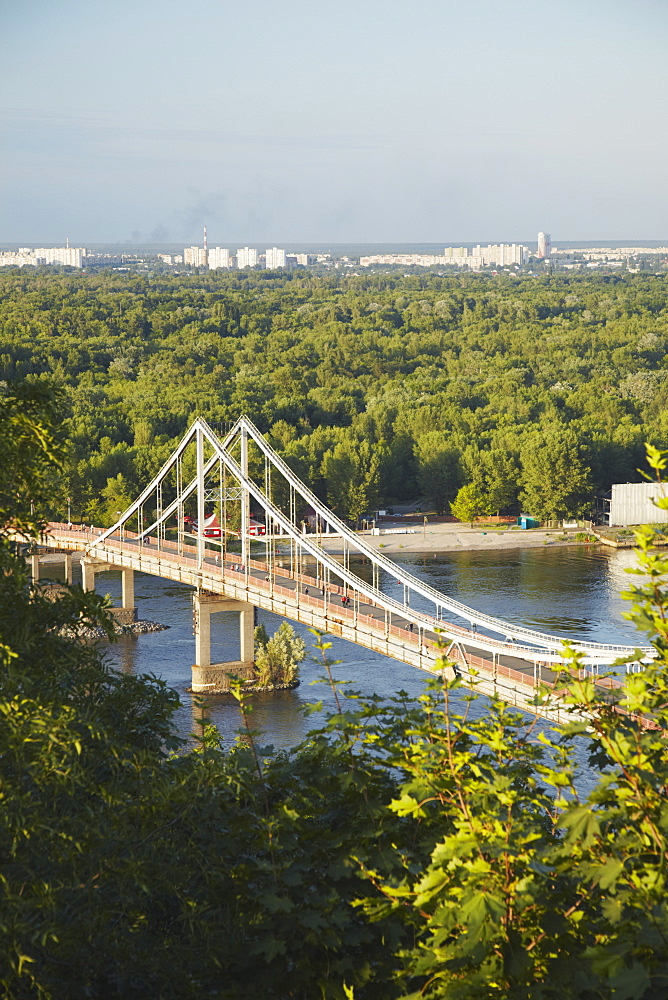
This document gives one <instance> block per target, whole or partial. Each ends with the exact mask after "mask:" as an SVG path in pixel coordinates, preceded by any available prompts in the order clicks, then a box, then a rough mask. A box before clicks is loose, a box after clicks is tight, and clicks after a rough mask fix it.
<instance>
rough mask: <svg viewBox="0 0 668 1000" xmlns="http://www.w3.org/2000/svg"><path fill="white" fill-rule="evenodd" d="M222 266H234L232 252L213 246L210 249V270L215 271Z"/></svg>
mask: <svg viewBox="0 0 668 1000" xmlns="http://www.w3.org/2000/svg"><path fill="white" fill-rule="evenodd" d="M221 267H232V254H231V253H230V251H229V250H227V249H224V248H221V247H212V248H211V250H209V270H210V271H215V270H217V269H218V268H221Z"/></svg>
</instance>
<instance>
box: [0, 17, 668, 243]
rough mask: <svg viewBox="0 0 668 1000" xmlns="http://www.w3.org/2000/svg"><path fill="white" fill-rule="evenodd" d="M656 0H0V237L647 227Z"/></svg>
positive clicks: (141, 238)
mask: <svg viewBox="0 0 668 1000" xmlns="http://www.w3.org/2000/svg"><path fill="white" fill-rule="evenodd" d="M667 42H668V4H666V2H665V0H635V2H634V3H629V2H628V0H585V2H583V0H560V2H558V3H554V2H553V3H544V2H536V0H531V2H525V0H508V2H506V3H504V4H499V3H497V2H490V0H478V2H476V3H475V4H472V3H466V2H465V0H458V2H455V0H415V2H414V3H412V4H408V3H406V2H404V0H402V2H399V0H339V2H338V3H336V4H325V3H322V2H317V0H316V2H313V0H310V2H304V0H291V2H289V3H286V4H277V3H275V2H269V0H245V2H243V3H241V2H235V3H230V2H224V0H190V2H188V3H183V2H182V0H179V2H176V0H161V2H158V0H115V2H113V3H109V2H107V0H92V2H89V3H84V2H82V0H59V2H57V3H54V2H53V0H22V2H21V3H17V4H11V5H10V4H9V2H8V0H5V3H4V4H3V5H2V12H1V14H0V65H1V67H2V68H1V69H0V85H1V88H2V99H1V103H2V105H3V118H4V126H3V132H4V138H3V140H2V153H1V159H2V165H1V166H0V178H1V183H2V189H3V198H2V208H1V209H0V241H2V242H9V241H22V242H23V241H25V242H26V244H30V243H35V242H37V243H39V242H41V241H44V242H58V241H61V242H62V241H63V240H64V238H65V236H66V235H68V236H69V238H70V240H71V241H74V242H81V243H86V242H89V243H90V242H121V241H126V240H129V241H135V242H178V241H192V240H195V239H197V238H198V237H199V236H200V234H201V226H202V224H203V223H207V225H208V227H209V240H210V242H215V243H220V244H221V245H224V246H227V245H235V244H238V243H239V242H240V241H250V242H253V241H260V240H267V241H274V240H278V241H283V242H295V241H304V242H310V243H318V242H324V241H332V242H345V241H360V242H362V241H365V242H370V241H376V242H382V241H386V242H404V241H412V242H418V241H422V242H439V241H440V242H443V243H449V242H460V241H477V240H485V241H487V240H497V239H503V240H523V241H526V240H530V239H535V234H536V232H537V231H538V230H539V229H546V230H549V231H551V232H552V234H553V238H554V239H556V240H557V241H558V240H559V239H562V240H596V239H625V238H629V239H631V238H635V239H647V240H651V239H665V238H668V208H667V202H666V185H665V163H666V159H667V153H668V129H667V128H666V120H667V114H666V112H667V106H668V60H666V50H667Z"/></svg>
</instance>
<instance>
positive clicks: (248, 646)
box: [192, 591, 255, 694]
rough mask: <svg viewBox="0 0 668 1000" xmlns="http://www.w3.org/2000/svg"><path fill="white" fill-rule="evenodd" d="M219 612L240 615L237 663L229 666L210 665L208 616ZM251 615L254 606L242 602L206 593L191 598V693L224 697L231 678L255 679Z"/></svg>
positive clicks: (227, 664)
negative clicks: (192, 620)
mask: <svg viewBox="0 0 668 1000" xmlns="http://www.w3.org/2000/svg"><path fill="white" fill-rule="evenodd" d="M218 611H237V612H239V639H240V642H239V647H240V648H239V659H238V660H232V661H231V662H229V663H212V662H211V615H212V614H215V613H216V612H218ZM254 613H255V609H254V607H253V605H252V604H246V603H245V602H243V601H233V600H229V599H227V598H224V597H218V596H217V595H216V594H209V593H207V592H205V591H198V592H197V593H195V594H193V615H194V619H195V663H194V664H193V668H192V691H193V693H195V694H206V693H208V694H224V693H225V692H227V691H229V690H230V679H231V678H233V677H239V678H240V679H241V680H250V679H251V678H252V677H253V676H254V674H255V666H254V662H253V659H254V636H253V632H254Z"/></svg>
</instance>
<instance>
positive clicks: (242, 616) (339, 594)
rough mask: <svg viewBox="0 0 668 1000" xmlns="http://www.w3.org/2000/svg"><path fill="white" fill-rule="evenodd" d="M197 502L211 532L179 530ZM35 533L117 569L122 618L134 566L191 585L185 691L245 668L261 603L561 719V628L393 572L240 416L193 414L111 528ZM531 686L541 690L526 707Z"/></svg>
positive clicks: (590, 647) (90, 576)
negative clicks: (223, 634) (536, 625)
mask: <svg viewBox="0 0 668 1000" xmlns="http://www.w3.org/2000/svg"><path fill="white" fill-rule="evenodd" d="M251 507H252V508H253V516H254V517H257V516H258V515H259V516H260V517H263V518H264V523H265V526H266V534H265V535H263V536H261V537H259V538H258V537H253V536H251V534H250V532H249V527H250V522H251ZM211 511H215V512H216V513H217V514H218V518H219V523H220V525H221V531H220V537H218V538H212V537H205V535H204V533H203V532H197V531H196V530H195V531H193V530H192V528H191V524H192V523H193V521H194V522H196V523H197V524H199V525H203V524H204V523H205V520H206V517H207V515H210V513H211ZM230 540H231V541H230ZM41 544H42V545H44V546H46V547H47V548H51V549H57V550H59V551H61V552H63V553H65V555H66V558H67V554H69V553H72V552H80V553H82V556H83V559H82V577H83V586H84V589H93V588H94V585H95V574H96V573H98V572H101V571H104V570H106V569H110V568H115V569H120V570H121V571H122V578H123V597H122V603H123V607H124V608H125V611H126V614H128V615H130V616H132V615H134V614H135V611H134V584H133V574H134V572H135V571H138V572H142V573H149V574H151V575H154V576H160V577H164V578H165V579H169V580H174V581H178V582H181V583H185V584H188V585H189V586H191V587H193V590H194V594H193V603H194V618H195V664H194V665H193V668H192V688H193V691H198V692H208V693H217V692H221V691H225V690H228V689H229V677H230V675H231V674H236V675H238V676H241V677H242V678H243V677H245V678H249V677H250V676H252V671H253V621H254V609H255V608H262V609H264V610H266V611H272V612H273V613H275V614H277V615H280V616H281V617H284V618H288V619H291V620H292V621H296V622H300V623H302V624H304V625H307V626H309V627H311V628H315V629H318V630H320V631H322V632H326V633H328V634H330V635H334V636H340V637H341V638H343V639H347V640H348V641H350V642H354V643H357V644H358V645H360V646H364V647H365V648H366V649H370V650H373V651H374V652H377V653H382V654H383V655H385V656H389V657H392V658H394V659H397V660H401V661H403V662H405V663H409V664H411V665H413V666H415V667H418V668H420V669H422V670H426V671H429V672H440V671H441V670H442V669H443V666H442V662H441V658H442V657H443V656H444V655H445V656H446V657H447V659H448V661H449V663H450V666H448V667H446V668H445V669H446V673H447V672H451V671H454V672H456V673H458V675H459V676H460V677H461V678H462V680H463V682H464V683H465V684H468V685H475V686H476V687H477V688H478V689H479V690H481V691H483V692H484V693H488V694H496V695H497V696H499V697H501V698H502V699H504V700H505V701H508V702H510V703H511V704H514V705H517V706H518V707H520V708H524V709H526V710H527V711H530V712H534V713H536V714H539V715H542V716H545V717H547V718H550V719H552V720H553V721H555V722H563V721H565V720H566V718H567V717H569V718H570V717H571V716H570V715H569V714H568V710H567V709H566V708H565V707H564V706H563V705H562V704H560V700H559V696H558V692H557V690H556V688H554V685H555V680H556V677H557V674H558V671H559V668H560V665H561V664H562V663H563V659H564V652H563V640H562V639H561V638H558V637H556V636H552V635H549V634H547V633H543V632H540V631H537V630H535V629H529V628H523V627H520V626H518V625H516V624H513V623H510V622H506V621H503V620H502V619H498V618H494V617H491V616H488V615H485V614H482V613H480V612H478V611H475V610H474V609H472V608H469V607H467V606H465V605H463V604H460V603H459V602H457V601H455V600H452V599H451V598H449V597H448V596H447V595H445V594H441V593H440V592H439V591H437V590H435V589H434V588H432V587H430V586H429V585H428V584H426V583H425V582H423V581H422V580H420V579H419V578H418V577H416V576H414V575H413V574H411V573H408V572H406V570H405V569H403V567H401V566H400V565H398V564H396V563H394V562H392V561H391V560H390V559H388V558H387V556H384V555H383V554H382V553H380V552H378V551H377V550H376V549H374V548H373V546H371V545H369V544H368V543H367V541H366V540H365V539H364V538H363V537H360V536H359V535H357V534H356V533H355V532H354V531H352V530H351V529H350V528H348V526H347V525H346V524H344V523H343V522H342V521H341V520H340V519H339V518H338V517H337V516H336V515H335V514H334V513H332V511H330V510H328V508H327V507H326V506H325V505H324V504H323V503H322V502H321V501H320V500H319V499H318V498H317V497H316V496H315V495H314V494H313V493H312V492H311V491H310V490H309V489H308V487H306V486H305V485H304V484H303V483H302V482H301V481H300V480H299V479H298V478H297V476H295V474H294V473H293V472H292V470H291V469H290V468H289V466H288V465H287V464H286V463H285V462H284V461H283V460H282V459H281V458H280V456H279V455H277V454H276V452H275V451H274V450H273V449H272V448H271V447H270V445H269V444H268V442H267V441H266V440H265V439H264V437H263V436H262V435H261V434H260V432H259V431H258V430H257V428H256V427H255V426H254V424H253V423H252V422H251V421H250V420H249V419H248V418H247V417H241V418H240V419H239V420H238V421H237V422H236V423H235V425H234V426H233V427H232V429H231V430H230V431H229V432H228V434H227V435H225V437H224V438H222V439H221V438H219V437H218V436H217V435H216V434H215V433H214V432H213V431H212V430H211V428H210V427H209V426H208V425H207V424H206V422H205V421H203V420H196V421H195V423H194V424H193V425H192V427H191V428H190V429H189V431H188V432H187V433H186V435H185V436H184V438H183V440H182V441H181V443H180V444H179V446H178V448H177V449H176V450H175V452H174V453H173V455H172V456H171V457H170V458H169V460H168V461H167V462H166V463H165V465H164V466H163V468H162V469H161V470H160V472H159V473H158V475H157V476H156V477H155V479H154V480H153V481H152V482H151V483H150V484H149V485H148V486H147V487H146V489H145V490H144V491H143V493H142V494H141V495H140V497H138V499H137V500H136V501H135V502H134V503H133V504H132V505H131V506H130V507H128V509H127V510H126V511H125V512H124V513H123V514H121V516H120V517H119V520H118V521H117V522H116V524H114V525H113V526H112V527H111V528H107V529H101V528H95V527H93V526H91V527H90V528H88V529H85V530H84V529H81V528H79V527H78V526H73V525H68V524H56V523H52V524H50V525H49V526H48V529H47V531H46V533H45V534H44V535H43V537H42V539H41ZM34 572H36V573H38V572H39V570H38V567H37V565H36V564H35V569H34ZM388 584H390V585H391V590H392V591H393V593H396V590H397V585H399V587H400V593H401V599H400V600H397V599H396V597H393V596H390V595H388V594H387V593H386V588H387V587H388ZM224 610H237V611H238V612H239V620H240V658H239V660H238V661H234V662H233V663H226V664H212V663H211V658H210V641H209V621H210V615H211V614H212V613H214V612H216V611H224ZM571 645H572V646H573V648H574V649H576V650H577V651H578V652H579V654H580V656H581V660H580V668H581V670H583V671H586V672H587V673H591V674H593V675H594V676H596V675H598V674H599V672H602V673H606V672H607V669H608V668H609V667H610V665H611V664H613V663H615V662H616V661H617V660H620V659H624V660H626V661H627V662H626V663H625V664H624V665H622V666H620V667H618V668H617V670H618V672H621V671H623V670H637V669H641V663H642V659H643V657H646V656H649V655H651V650H642V651H640V654H639V652H638V650H634V649H633V648H632V647H627V646H618V645H613V644H605V643H594V642H590V641H584V640H579V639H578V638H577V637H574V638H573V639H572V640H571ZM600 682H601V683H603V684H605V685H606V686H607V687H611V686H614V685H615V681H614V680H611V679H603V678H601V681H600ZM541 685H547V686H548V687H550V686H551V687H553V689H554V694H553V696H552V697H550V699H549V702H548V703H547V704H544V705H541V706H536V705H535V704H534V703H533V702H534V699H535V696H536V693H537V690H538V688H539V687H540V686H541Z"/></svg>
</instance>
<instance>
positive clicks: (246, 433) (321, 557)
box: [88, 416, 652, 664]
mask: <svg viewBox="0 0 668 1000" xmlns="http://www.w3.org/2000/svg"><path fill="white" fill-rule="evenodd" d="M249 441H252V442H253V443H254V444H255V445H256V447H257V448H258V449H259V452H260V455H261V456H263V457H264V461H265V483H264V487H263V486H262V485H261V484H259V483H258V482H256V481H255V480H254V479H253V478H252V477H251V476H250V475H249V452H248V445H249ZM193 443H194V445H195V450H196V462H195V469H196V471H195V475H194V476H191V478H190V479H189V481H188V482H187V483H184V482H183V471H182V464H183V459H184V455H185V454H186V452H187V449H188V448H189V446H191V445H192V444H193ZM207 448H208V450H209V452H210V454H209V455H208V457H206V455H205V451H206V449H207ZM233 450H234V451H237V450H238V452H239V457H238V460H237V458H235V456H234V454H233ZM216 469H218V478H219V481H220V483H221V487H220V497H221V498H222V497H223V485H222V483H223V476H224V475H225V476H226V475H228V474H229V475H231V476H232V478H233V479H234V481H235V482H236V484H237V485H238V487H239V488H240V499H241V532H240V536H241V544H242V553H241V558H242V564H243V565H246V566H247V565H248V553H249V545H250V536H249V533H248V529H249V515H250V501H251V498H252V499H253V500H254V501H255V503H256V505H258V506H259V507H261V508H262V509H263V510H264V513H265V518H266V528H267V536H268V539H269V540H271V539H275V538H276V537H277V535H278V534H279V532H278V531H277V530H276V529H277V528H278V529H280V534H281V536H282V537H284V538H287V539H289V540H290V544H291V546H294V547H295V549H296V550H297V553H298V554H301V556H302V558H303V556H304V555H307V556H309V557H310V558H311V559H313V560H314V561H315V563H316V565H317V566H318V567H319V568H320V570H321V571H322V572H323V576H325V575H328V576H331V575H333V576H335V577H337V578H339V579H340V580H341V581H342V583H343V585H344V586H345V587H346V588H349V589H350V590H351V591H352V592H353V593H354V594H355V595H357V598H358V599H359V597H363V598H365V599H366V600H367V601H369V602H370V603H372V604H374V605H376V606H377V607H378V608H381V609H384V611H385V612H386V613H388V614H390V615H396V616H400V617H402V618H404V619H410V620H411V621H412V622H414V623H415V625H417V627H418V628H419V629H425V630H430V631H433V629H434V627H435V626H436V627H438V628H440V629H441V631H442V632H443V634H444V637H446V638H447V639H449V640H451V641H453V642H462V641H468V644H469V645H473V644H474V645H475V646H476V647H478V648H480V649H484V650H487V651H489V652H492V653H507V654H509V655H515V656H518V657H520V658H522V659H525V660H529V661H534V662H537V661H540V662H543V663H558V662H560V661H561V660H562V659H563V645H564V640H563V639H562V638H560V637H557V636H552V635H549V634H547V633H544V632H540V631H537V630H535V629H529V628H524V627H522V626H518V625H515V624H512V623H510V622H506V621H504V620H502V619H499V618H494V617H492V616H489V615H485V614H483V613H481V612H478V611H475V610H474V609H472V608H469V607H467V606H466V605H464V604H461V603H460V602H458V601H455V600H453V599H451V598H449V597H447V596H446V595H444V594H441V593H440V592H439V591H437V590H435V589H434V588H433V587H430V586H429V585H428V584H426V583H424V582H423V581H421V580H419V579H418V578H417V577H415V576H413V574H411V573H408V572H407V571H406V570H404V569H403V567H401V566H400V565H398V564H397V563H394V562H393V561H392V560H390V559H388V558H387V556H385V555H383V554H382V553H380V552H378V551H377V550H376V549H375V548H374V547H373V546H371V545H369V544H368V543H367V542H366V541H365V540H364V538H362V537H360V536H359V535H357V534H356V533H355V532H354V531H352V530H351V529H350V528H349V527H348V526H347V525H346V524H345V523H344V522H343V521H341V520H340V518H338V517H337V516H336V515H335V514H334V513H333V512H332V511H331V510H329V509H328V508H327V507H326V505H325V504H323V503H322V501H321V500H319V498H318V497H316V496H315V494H314V493H313V492H312V491H311V490H310V489H309V488H308V487H307V486H306V485H305V484H304V483H303V482H302V481H301V480H300V479H299V478H298V477H297V476H296V475H295V474H294V472H293V471H292V469H290V467H289V466H288V465H287V463H286V462H285V461H284V460H283V459H282V458H281V457H280V456H279V455H278V454H277V453H276V452H275V451H274V449H273V448H272V447H271V446H270V445H269V443H268V442H267V441H266V440H265V438H264V437H263V435H262V434H261V433H260V431H259V430H258V429H257V427H256V426H255V425H254V424H253V423H252V421H251V420H249V419H248V417H246V416H241V417H239V419H238V420H237V421H236V422H235V424H234V425H233V427H232V428H231V429H230V430H229V431H228V433H227V434H226V435H225V436H224V438H222V439H220V438H218V436H217V435H216V434H215V433H214V431H213V430H212V429H211V427H210V426H209V425H208V424H207V423H206V421H204V420H202V419H201V418H198V419H197V420H195V422H194V423H193V424H192V426H191V427H190V428H189V429H188V431H187V432H186V434H185V435H184V437H183V438H182V440H181V442H180V443H179V445H178V446H177V448H176V449H175V451H174V452H173V454H172V455H171V456H170V457H169V459H168V460H167V461H166V462H165V464H164V465H163V467H162V468H161V469H160V471H159V472H158V474H157V475H156V476H155V478H154V479H153V480H152V481H151V483H149V485H148V486H147V487H146V489H145V490H143V492H142V493H141V494H140V496H139V497H138V498H137V500H135V501H134V503H133V504H131V505H130V506H129V507H128V508H127V510H126V511H124V512H123V514H122V515H121V516H120V518H119V520H118V521H117V522H116V523H115V524H114V525H113V526H112V527H111V528H108V529H107V530H106V531H105V532H103V533H102V534H101V535H100V536H99V537H98V538H96V539H95V540H94V541H93V542H92V543H91V544H90V545H89V547H88V553H89V554H90V555H94V553H95V550H96V548H98V547H102V546H103V545H104V542H105V541H106V540H107V539H109V538H111V537H112V536H113V535H115V534H116V533H119V534H120V536H121V538H122V537H123V532H124V531H126V530H127V529H128V524H129V523H130V522H131V521H132V519H133V518H135V517H137V519H138V524H137V536H138V540H139V543H140V544H141V543H143V542H146V541H147V540H148V539H150V537H151V536H152V535H153V534H154V533H157V534H158V538H160V537H161V535H162V537H164V533H165V530H166V525H167V522H168V521H169V520H170V519H172V518H173V517H174V515H175V514H176V515H177V523H178V530H179V532H182V531H183V514H182V512H183V507H184V504H185V503H186V502H187V501H189V500H190V499H191V498H192V497H194V498H195V500H196V509H197V521H198V524H199V525H203V523H204V516H205V502H206V497H207V495H208V496H210V495H211V493H212V491H211V489H209V490H208V493H207V489H206V482H207V477H209V476H210V475H211V473H212V472H213V471H214V470H216ZM272 469H273V470H274V471H275V472H277V473H278V474H279V475H280V476H281V477H282V478H283V480H284V481H285V483H286V484H287V486H288V490H289V498H290V502H289V505H288V506H289V511H288V512H287V513H286V511H284V510H282V509H281V508H280V507H278V506H277V505H276V504H275V503H274V502H273V501H272V498H271V492H272V490H271V485H270V484H271V476H270V473H271V470H272ZM223 470H224V473H223ZM170 476H174V477H175V483H174V484H172V492H175V495H174V496H173V497H172V499H170V500H169V501H168V502H167V503H166V504H165V505H163V503H162V494H163V489H164V487H165V486H166V484H167V482H168V480H169V477H170ZM154 494H155V496H156V502H155V508H154V509H155V516H154V517H153V520H152V521H151V522H150V523H149V524H148V525H147V526H144V523H143V508H144V506H145V505H146V504H147V503H148V502H149V501H151V499H152V497H153V496H154ZM296 496H299V497H300V498H301V500H302V501H303V502H305V503H307V504H308V505H309V506H310V507H311V508H312V509H313V511H314V513H315V518H316V523H317V524H318V523H319V525H320V526H321V528H320V530H317V531H316V532H315V533H313V534H306V533H304V531H302V530H300V526H299V524H298V523H297V520H296V503H295V498H296ZM322 529H324V530H322ZM327 534H330V535H331V534H336V535H337V536H339V537H340V538H341V540H342V544H343V548H344V563H343V565H341V564H340V563H339V562H338V561H337V560H336V559H335V558H334V557H333V556H332V555H331V554H330V553H329V552H327V551H326V550H325V549H324V548H323V547H322V546H321V545H320V544H319V541H318V539H319V538H320V537H321V536H322V535H325V536H326V535H327ZM206 544H207V539H206V538H205V537H204V534H203V532H202V531H198V533H197V555H198V563H199V565H200V566H201V565H202V563H203V560H204V557H205V550H206ZM350 554H354V555H360V556H364V557H365V558H366V559H368V560H369V562H370V563H371V565H372V567H373V574H374V576H373V583H372V584H369V583H367V582H366V581H364V580H362V579H361V578H360V577H359V576H357V574H355V573H353V572H352V571H351V570H350V566H349V556H350ZM346 556H348V558H346ZM381 570H383V571H385V572H386V573H388V574H389V575H390V576H391V577H393V578H394V579H395V580H396V581H397V583H398V584H400V585H402V586H403V593H404V603H403V604H402V603H400V602H399V601H396V600H394V599H393V598H391V597H389V596H388V595H387V594H385V593H383V592H382V591H381V590H380V589H379V583H378V578H379V573H380V571H381ZM412 595H414V596H417V597H420V598H421V599H422V600H423V601H427V602H429V603H430V604H432V605H433V606H434V615H430V614H427V613H425V612H423V611H421V610H420V609H419V608H413V607H411V605H410V598H411V596H412ZM446 614H450V615H455V616H457V617H458V618H460V619H462V620H464V621H467V622H469V624H470V626H471V627H472V628H477V627H481V628H483V629H485V632H484V633H482V632H477V631H476V632H470V631H468V630H465V629H463V628H460V627H459V626H455V625H454V624H453V623H451V622H449V621H447V620H446V619H445V617H444V616H445V615H446ZM490 632H491V633H492V635H491V636H489V635H487V633H490ZM570 642H571V644H572V646H573V647H574V648H575V649H576V650H578V651H579V652H580V653H582V655H583V657H584V662H585V663H589V664H604V663H612V662H614V661H615V660H616V659H618V658H632V659H635V660H637V659H638V656H637V655H634V654H637V652H638V650H636V649H634V648H633V647H630V646H620V645H613V644H606V643H595V642H591V641H589V640H580V639H572V640H570ZM640 652H641V654H642V656H643V657H648V656H650V655H651V653H652V651H651V650H649V649H643V650H641V651H640Z"/></svg>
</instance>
